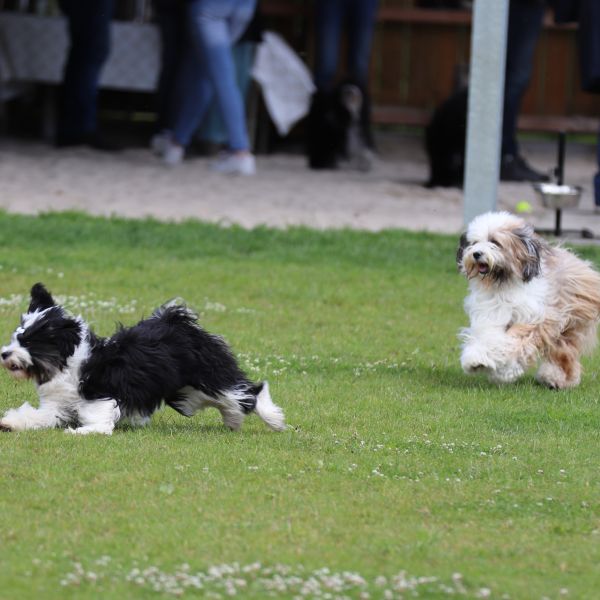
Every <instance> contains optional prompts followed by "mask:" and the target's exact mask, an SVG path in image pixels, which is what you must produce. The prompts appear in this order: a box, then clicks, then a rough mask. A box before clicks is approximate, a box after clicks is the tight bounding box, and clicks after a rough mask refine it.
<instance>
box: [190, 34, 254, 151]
mask: <svg viewBox="0 0 600 600" xmlns="http://www.w3.org/2000/svg"><path fill="white" fill-rule="evenodd" d="M255 46H256V44H255V43H254V42H239V43H237V44H236V45H235V46H234V47H233V49H232V51H233V62H234V64H235V68H236V78H237V85H238V88H239V89H240V92H241V94H242V98H246V96H247V95H248V87H249V86H250V71H251V70H252V62H253V60H254V55H255ZM197 135H198V137H199V138H200V139H202V140H205V141H208V142H212V143H213V144H226V143H227V131H226V130H225V125H224V124H223V119H222V118H221V112H220V111H219V107H218V105H217V104H216V103H215V102H214V98H213V102H212V103H211V105H210V108H209V109H208V111H207V113H206V115H205V116H204V119H203V121H202V123H201V124H200V130H199V131H198V134H197Z"/></svg>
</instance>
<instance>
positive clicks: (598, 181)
mask: <svg viewBox="0 0 600 600" xmlns="http://www.w3.org/2000/svg"><path fill="white" fill-rule="evenodd" d="M596 163H597V164H596V166H597V167H598V171H597V172H596V175H595V176H594V202H595V204H596V208H597V209H598V210H600V129H599V130H598V139H597V141H596Z"/></svg>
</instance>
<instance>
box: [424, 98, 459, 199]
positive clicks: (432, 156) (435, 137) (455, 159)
mask: <svg viewBox="0 0 600 600" xmlns="http://www.w3.org/2000/svg"><path fill="white" fill-rule="evenodd" d="M468 95H469V92H468V89H467V88H466V87H463V88H462V89H460V90H458V91H457V92H455V93H454V94H452V96H450V98H448V99H447V100H445V101H444V102H442V104H440V105H439V106H438V107H437V108H436V109H435V111H434V113H433V116H432V118H431V121H430V122H429V124H428V125H427V129H426V130H425V149H426V151H427V157H428V158H429V168H430V175H429V181H428V182H427V183H426V184H425V185H426V186H427V187H437V186H441V187H462V185H463V182H464V169H465V152H466V138H467V102H468Z"/></svg>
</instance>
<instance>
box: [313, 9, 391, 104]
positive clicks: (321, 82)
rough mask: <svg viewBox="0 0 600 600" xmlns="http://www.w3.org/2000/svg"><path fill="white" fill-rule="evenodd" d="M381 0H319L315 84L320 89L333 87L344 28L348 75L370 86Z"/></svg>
mask: <svg viewBox="0 0 600 600" xmlns="http://www.w3.org/2000/svg"><path fill="white" fill-rule="evenodd" d="M378 4H379V0H316V1H315V19H316V46H317V47H316V60H315V84H316V86H317V88H318V89H319V90H321V91H325V92H327V91H330V90H331V88H332V87H333V84H334V80H335V75H336V72H337V67H338V57H339V54H340V42H341V38H342V31H343V30H344V29H346V32H347V35H348V57H347V65H346V70H347V76H348V77H349V78H350V79H352V80H353V81H355V82H356V83H359V84H360V85H362V86H363V87H364V88H366V87H367V78H368V73H369V58H370V56H371V41H372V39H373V29H374V27H375V17H376V15H377V6H378Z"/></svg>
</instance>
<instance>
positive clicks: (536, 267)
mask: <svg viewBox="0 0 600 600" xmlns="http://www.w3.org/2000/svg"><path fill="white" fill-rule="evenodd" d="M456 261H457V263H458V268H459V270H460V271H461V273H463V274H464V275H465V276H466V277H467V279H468V280H469V294H468V296H467V298H466V299H465V311H466V312H467V314H468V315H469V320H470V325H469V327H468V328H466V329H464V330H463V331H462V332H461V338H462V341H463V347H462V355H461V359H460V361H461V365H462V368H463V369H464V371H465V372H466V373H475V372H480V371H481V372H485V373H487V374H488V376H489V378H490V379H491V380H493V381H496V382H500V383H504V382H510V381H514V380H515V379H517V378H518V377H520V376H521V375H523V373H524V372H525V371H526V370H527V369H528V368H530V367H532V366H534V365H536V364H539V368H538V371H537V375H536V378H537V380H538V381H539V382H540V383H542V384H543V385H546V386H548V387H550V388H555V389H562V388H568V387H574V386H576V385H577V384H578V383H579V381H580V378H581V363H580V357H581V355H582V354H583V353H585V352H588V351H590V350H591V349H592V348H593V347H594V346H595V344H596V339H597V333H596V329H597V325H598V320H599V318H600V274H599V273H598V272H597V271H595V270H594V269H593V268H592V266H591V265H590V263H588V262H586V261H584V260H581V259H580V258H578V257H577V256H575V254H573V253H572V252H570V251H569V250H567V249H565V248H561V247H560V246H552V245H550V244H549V243H548V242H546V241H545V240H543V239H542V238H540V237H538V236H537V235H536V234H535V233H534V230H533V227H532V226H531V225H529V224H527V223H526V222H525V221H523V220H522V219H520V218H519V217H516V216H514V215H511V214H510V213H507V212H495V213H487V214H483V215H480V216H478V217H476V218H475V219H474V220H473V221H472V222H471V223H470V225H469V226H468V228H467V231H466V233H465V234H463V236H462V237H461V239H460V246H459V248H458V253H457V257H456Z"/></svg>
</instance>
